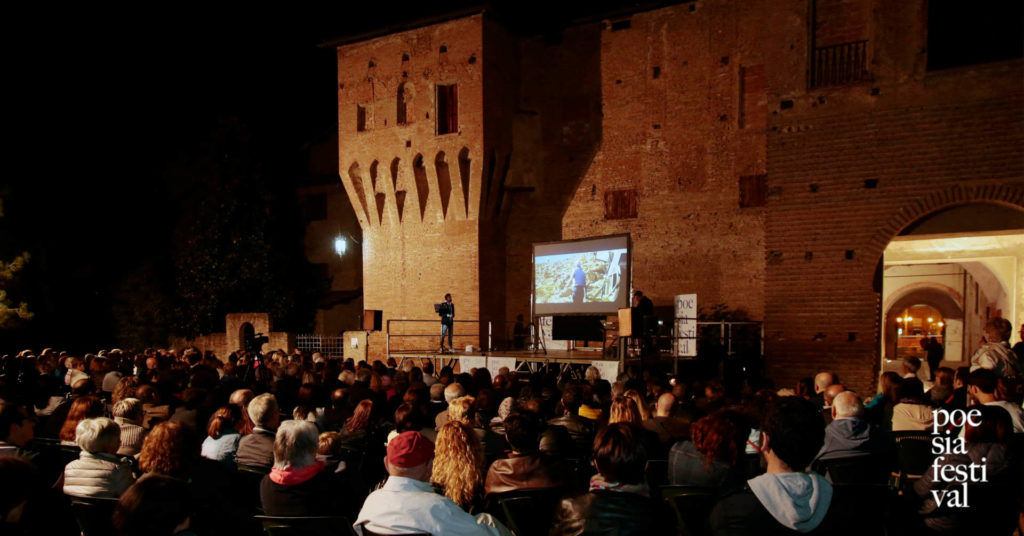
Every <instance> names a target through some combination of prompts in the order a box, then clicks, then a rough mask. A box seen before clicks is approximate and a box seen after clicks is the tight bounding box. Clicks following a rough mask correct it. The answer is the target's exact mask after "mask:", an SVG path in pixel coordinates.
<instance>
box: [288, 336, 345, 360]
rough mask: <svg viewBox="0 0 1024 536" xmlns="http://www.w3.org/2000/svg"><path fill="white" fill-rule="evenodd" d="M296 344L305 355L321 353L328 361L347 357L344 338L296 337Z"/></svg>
mask: <svg viewBox="0 0 1024 536" xmlns="http://www.w3.org/2000/svg"><path fill="white" fill-rule="evenodd" d="M295 343H296V345H297V346H298V347H299V350H302V351H303V352H305V353H309V354H312V353H313V352H320V355H322V356H324V357H326V358H327V359H341V358H342V357H344V356H345V338H344V337H326V336H324V335H313V334H306V335H296V336H295Z"/></svg>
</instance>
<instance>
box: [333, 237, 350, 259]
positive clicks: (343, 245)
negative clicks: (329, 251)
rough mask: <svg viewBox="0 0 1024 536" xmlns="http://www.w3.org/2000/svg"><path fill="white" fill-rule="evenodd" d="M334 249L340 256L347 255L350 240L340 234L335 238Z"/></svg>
mask: <svg viewBox="0 0 1024 536" xmlns="http://www.w3.org/2000/svg"><path fill="white" fill-rule="evenodd" d="M334 251H335V252H337V254H338V256H339V257H342V256H344V255H345V252H346V251H348V241H346V240H345V237H342V236H339V237H338V238H335V239H334Z"/></svg>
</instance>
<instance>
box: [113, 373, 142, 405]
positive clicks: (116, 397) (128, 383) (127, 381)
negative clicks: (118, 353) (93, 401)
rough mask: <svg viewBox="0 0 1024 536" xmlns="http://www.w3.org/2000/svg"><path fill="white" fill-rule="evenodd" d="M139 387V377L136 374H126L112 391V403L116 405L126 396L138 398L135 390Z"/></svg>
mask: <svg viewBox="0 0 1024 536" xmlns="http://www.w3.org/2000/svg"><path fill="white" fill-rule="evenodd" d="M138 389H139V379H138V378H136V377H135V376H125V377H124V378H121V379H120V380H119V381H118V382H117V385H115V386H114V391H113V392H112V393H110V403H111V404H115V405H116V404H117V403H118V402H120V401H122V400H124V399H126V398H136V396H135V391H137V390H138Z"/></svg>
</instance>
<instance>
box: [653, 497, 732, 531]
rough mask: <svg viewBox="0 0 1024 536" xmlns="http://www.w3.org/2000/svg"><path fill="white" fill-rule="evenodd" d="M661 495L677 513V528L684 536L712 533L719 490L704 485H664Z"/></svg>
mask: <svg viewBox="0 0 1024 536" xmlns="http://www.w3.org/2000/svg"><path fill="white" fill-rule="evenodd" d="M659 491H660V492H661V497H662V498H663V499H665V500H666V501H668V503H669V506H671V507H672V511H673V512H675V514H676V528H677V529H678V531H679V534H682V535H683V536H704V535H707V534H710V533H711V532H710V531H711V528H710V526H709V520H710V514H711V509H712V508H713V507H714V506H715V502H717V501H718V490H717V489H716V488H710V487H704V486H686V485H670V486H662V487H661V488H660V489H659Z"/></svg>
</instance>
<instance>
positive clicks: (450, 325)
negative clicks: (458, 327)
mask: <svg viewBox="0 0 1024 536" xmlns="http://www.w3.org/2000/svg"><path fill="white" fill-rule="evenodd" d="M437 314H439V315H441V351H442V352H444V351H445V348H444V336H445V335H446V334H447V335H448V348H449V349H450V348H452V331H453V330H454V328H455V304H454V303H452V295H451V294H445V295H444V303H442V304H441V305H440V307H438V309H437Z"/></svg>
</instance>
